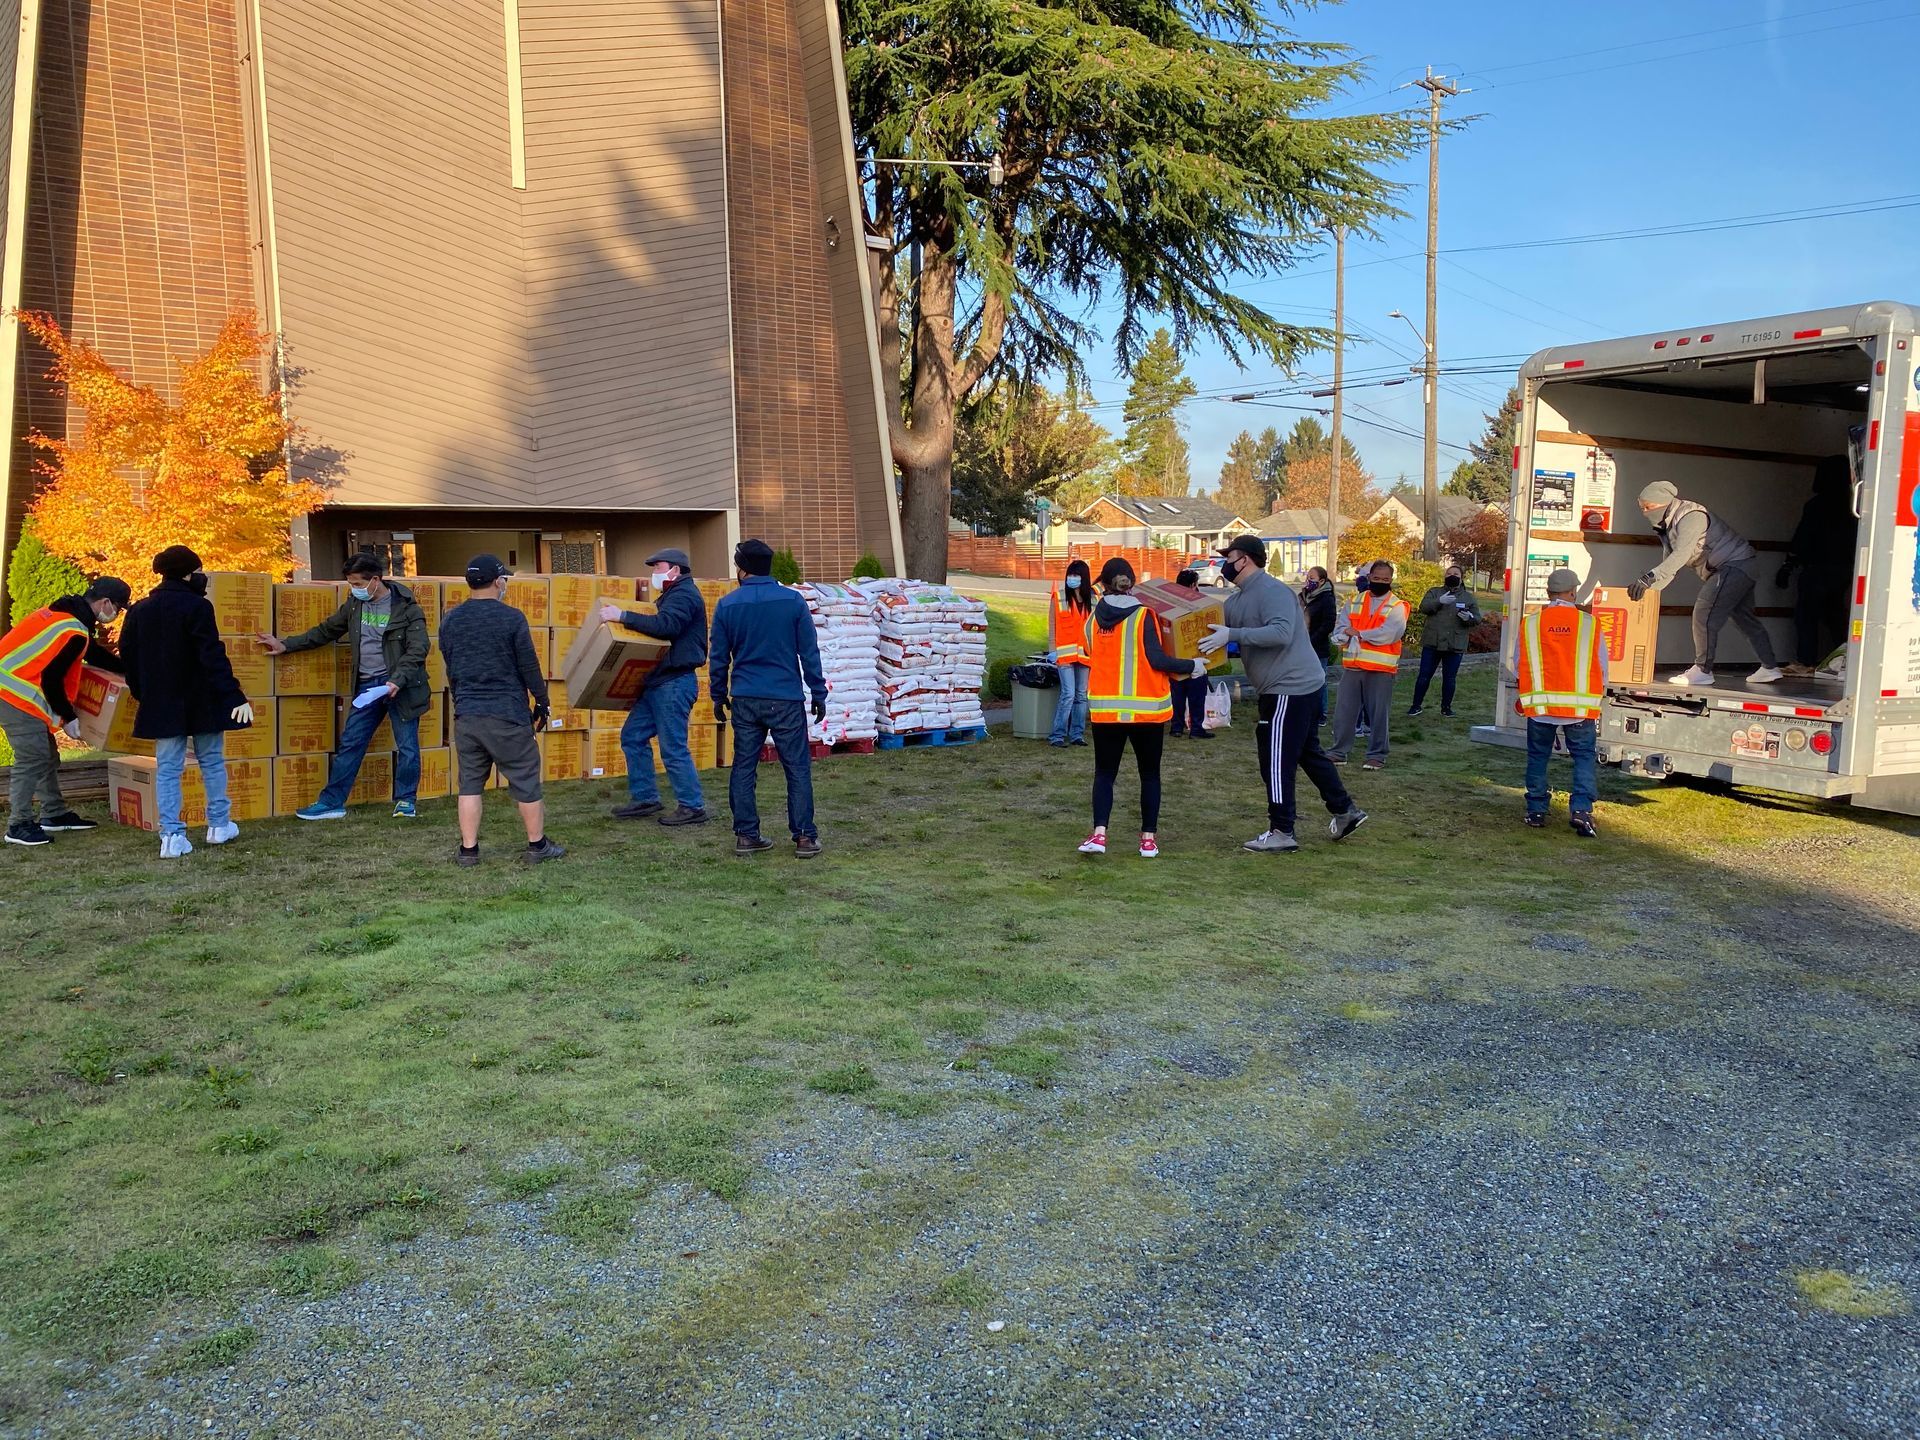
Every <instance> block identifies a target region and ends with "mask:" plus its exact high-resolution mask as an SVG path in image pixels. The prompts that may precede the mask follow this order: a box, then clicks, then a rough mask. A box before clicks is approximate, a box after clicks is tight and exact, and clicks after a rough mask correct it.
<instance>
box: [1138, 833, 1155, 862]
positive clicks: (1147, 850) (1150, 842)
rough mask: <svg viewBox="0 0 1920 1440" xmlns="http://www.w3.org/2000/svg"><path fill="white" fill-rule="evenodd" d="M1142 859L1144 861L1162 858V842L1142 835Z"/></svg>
mask: <svg viewBox="0 0 1920 1440" xmlns="http://www.w3.org/2000/svg"><path fill="white" fill-rule="evenodd" d="M1140 858H1141V859H1142V860H1158V859H1159V858H1160V842H1159V841H1158V840H1156V839H1154V838H1153V836H1151V835H1142V836H1141V837H1140Z"/></svg>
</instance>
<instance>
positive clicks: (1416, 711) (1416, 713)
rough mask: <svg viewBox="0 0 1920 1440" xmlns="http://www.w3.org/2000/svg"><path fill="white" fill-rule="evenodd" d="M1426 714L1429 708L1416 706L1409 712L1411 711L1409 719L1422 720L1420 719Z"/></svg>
mask: <svg viewBox="0 0 1920 1440" xmlns="http://www.w3.org/2000/svg"><path fill="white" fill-rule="evenodd" d="M1426 713H1427V707H1426V706H1424V705H1416V706H1414V707H1413V708H1412V709H1411V710H1409V711H1407V719H1409V720H1418V719H1419V718H1420V717H1421V716H1422V715H1424V714H1426Z"/></svg>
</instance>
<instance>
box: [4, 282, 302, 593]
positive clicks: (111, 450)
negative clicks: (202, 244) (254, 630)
mask: <svg viewBox="0 0 1920 1440" xmlns="http://www.w3.org/2000/svg"><path fill="white" fill-rule="evenodd" d="M20 323H21V325H23V326H24V327H25V328H26V330H27V332H28V333H29V334H31V335H32V336H33V337H34V338H35V339H36V340H38V341H39V342H40V343H41V344H42V345H44V346H46V347H47V349H48V350H50V351H51V352H52V353H53V357H54V359H53V365H52V367H51V368H50V369H49V370H48V372H47V376H48V378H49V379H50V380H52V381H53V383H54V385H55V387H56V388H58V389H59V390H60V391H61V392H62V393H63V394H65V395H66V396H67V398H68V399H69V400H70V401H71V402H72V403H73V404H74V405H75V406H76V407H77V408H78V409H79V411H80V414H81V423H80V426H79V432H78V438H77V440H59V439H54V438H53V437H51V436H47V435H42V434H40V433H38V432H35V433H33V434H31V435H29V436H28V437H27V438H28V440H29V441H30V443H31V444H32V445H33V446H34V447H35V448H36V449H38V450H39V451H40V452H41V453H42V456H43V458H42V459H40V460H39V461H38V462H37V464H36V466H35V469H36V470H38V472H39V473H40V475H41V476H42V477H44V480H45V484H44V486H43V487H42V489H41V490H40V493H39V494H38V495H37V496H36V497H35V499H34V502H33V505H32V508H31V510H30V512H29V513H30V514H31V515H32V517H33V522H34V527H35V530H36V532H37V533H38V535H39V537H40V542H41V544H43V545H44V546H45V547H46V548H47V550H48V552H49V553H51V554H53V555H57V556H60V557H62V558H64V559H67V560H71V561H72V562H74V563H75V564H76V565H79V566H81V567H82V568H83V569H85V570H87V571H88V572H89V573H91V574H108V575H118V576H121V577H122V578H123V579H125V580H126V581H127V582H128V583H129V584H130V585H132V586H133V587H134V590H135V592H136V593H139V592H140V591H142V590H144V589H145V588H147V587H148V586H150V585H151V584H153V583H155V582H154V580H153V576H152V566H153V557H154V556H155V555H157V554H158V553H159V552H160V551H162V550H164V549H165V548H166V547H167V546H169V545H189V546H191V547H193V549H194V550H195V551H197V552H198V553H199V555H200V557H201V559H202V560H203V561H204V562H205V563H206V567H207V569H209V570H250V571H256V572H260V573H264V574H268V575H271V576H273V577H274V578H275V579H276V580H284V579H286V578H287V576H288V575H289V574H290V573H291V572H292V569H293V548H292V542H291V535H290V527H291V526H292V524H293V522H294V521H295V520H297V519H298V518H300V517H301V516H303V515H309V514H311V513H312V512H313V511H315V510H317V509H319V508H320V505H321V503H322V501H323V500H324V499H325V498H326V492H325V491H324V490H323V489H322V488H321V487H320V486H319V485H316V484H314V483H312V482H311V481H305V480H295V479H292V478H291V477H289V475H288V473H287V465H286V455H287V445H288V442H289V440H290V439H291V438H292V435H293V433H294V432H293V427H292V426H291V425H290V423H289V422H288V420H287V418H286V416H285V415H284V413H283V411H282V408H281V401H280V395H279V394H278V392H277V391H269V390H265V389H263V388H262V387H261V384H260V380H259V374H260V357H261V355H262V353H263V352H264V350H265V348H266V343H267V337H266V336H265V335H263V334H261V332H260V330H259V327H258V326H257V325H256V324H255V321H254V317H253V315H252V313H251V312H249V311H245V310H238V311H235V312H234V313H233V314H232V315H231V316H230V317H228V319H227V322H226V324H225V325H223V326H222V327H221V329H220V334H219V336H218V338H217V339H215V340H214V342H213V345H212V346H211V347H210V348H209V349H208V350H207V351H206V353H204V354H202V355H199V356H196V357H195V358H193V359H191V360H184V361H180V362H179V366H180V383H179V386H178V391H179V398H178V399H177V400H168V399H167V398H166V397H165V396H164V395H162V394H161V393H160V392H159V391H158V390H156V389H154V388H153V387H152V386H150V385H140V384H136V383H135V382H134V381H132V380H130V379H128V378H127V377H126V376H125V375H122V374H121V373H120V372H119V371H117V370H116V369H114V367H113V366H112V365H111V364H109V363H108V362H107V360H106V359H105V357H103V356H102V355H101V354H100V352H99V351H97V350H95V349H94V348H93V346H91V345H89V344H88V343H87V342H86V341H85V340H81V339H77V338H75V337H73V336H70V335H68V334H67V333H66V332H65V331H63V330H62V329H61V328H60V326H59V324H58V323H57V322H56V321H55V320H54V319H53V318H52V317H51V316H49V315H45V314H38V313H31V312H25V311H23V312H22V313H21V315H20Z"/></svg>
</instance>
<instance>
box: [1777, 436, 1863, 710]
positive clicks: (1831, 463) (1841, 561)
mask: <svg viewBox="0 0 1920 1440" xmlns="http://www.w3.org/2000/svg"><path fill="white" fill-rule="evenodd" d="M1852 483H1853V471H1852V468H1851V467H1850V466H1849V465H1848V464H1847V457H1846V456H1844V455H1829V456H1828V457H1827V458H1826V459H1824V460H1822V461H1821V462H1820V463H1819V464H1818V465H1816V466H1815V467H1814V470H1813V494H1812V495H1811V496H1810V497H1809V498H1808V500H1807V503H1806V508H1804V509H1803V510H1801V512H1800V523H1799V524H1798V525H1797V526H1795V527H1794V531H1793V538H1792V539H1791V540H1789V541H1788V542H1787V558H1786V563H1784V564H1783V565H1781V567H1780V573H1779V574H1778V575H1776V576H1775V577H1774V579H1775V582H1776V583H1777V584H1778V585H1779V586H1780V588H1781V589H1783V590H1784V589H1786V587H1787V586H1788V585H1789V584H1791V583H1792V581H1793V572H1794V571H1795V570H1798V571H1799V572H1800V587H1799V589H1798V590H1796V591H1795V592H1794V597H1793V663H1792V664H1791V665H1788V666H1786V667H1785V669H1786V673H1787V674H1789V675H1792V676H1796V677H1798V678H1801V679H1805V678H1806V677H1808V676H1810V675H1812V674H1813V669H1814V666H1816V665H1818V664H1819V663H1820V660H1821V657H1823V656H1825V655H1827V654H1829V653H1831V652H1832V650H1833V647H1834V646H1835V645H1837V644H1839V643H1840V642H1841V641H1843V640H1845V639H1846V636H1847V612H1848V609H1849V608H1850V605H1851V599H1852V597H1851V595H1850V593H1849V592H1851V590H1852V589H1853V556H1854V546H1855V545H1856V544H1857V543H1858V539H1859V533H1858V532H1859V527H1860V522H1859V521H1858V520H1857V519H1855V518H1854V514H1853V494H1852Z"/></svg>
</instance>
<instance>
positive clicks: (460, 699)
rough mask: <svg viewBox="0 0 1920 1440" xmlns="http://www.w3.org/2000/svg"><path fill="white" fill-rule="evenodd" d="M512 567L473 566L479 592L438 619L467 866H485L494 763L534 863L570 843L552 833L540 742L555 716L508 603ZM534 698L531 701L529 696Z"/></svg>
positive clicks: (523, 627) (525, 856)
mask: <svg viewBox="0 0 1920 1440" xmlns="http://www.w3.org/2000/svg"><path fill="white" fill-rule="evenodd" d="M512 573H513V572H512V571H510V570H509V569H507V567H506V566H504V565H502V564H501V563H500V561H499V559H498V558H497V557H495V556H492V555H476V556H475V557H474V558H473V561H472V563H470V564H469V565H468V566H467V586H468V588H469V589H470V590H471V591H472V592H473V593H472V594H471V595H470V596H469V597H468V598H467V602H466V604H464V605H459V606H456V607H455V608H454V609H453V611H452V612H451V613H450V614H448V615H447V617H446V618H445V619H444V620H442V621H441V622H440V653H441V654H442V655H443V656H445V657H446V661H447V689H448V690H449V691H450V692H452V695H453V727H454V759H455V761H456V762H457V764H458V765H459V768H460V775H459V781H460V851H459V854H458V855H457V856H456V857H455V859H456V861H457V863H459V864H461V865H478V864H479V863H480V809H481V801H482V797H483V796H484V795H485V794H486V789H487V781H488V780H489V779H491V778H492V775H493V771H494V767H495V766H498V767H499V770H500V773H501V775H503V776H504V777H506V782H507V789H508V790H509V791H510V792H511V793H512V795H513V799H514V803H515V804H517V805H518V806H519V807H520V819H521V821H522V823H524V824H525V825H526V827H527V848H526V849H525V851H523V852H522V853H521V856H520V858H521V859H522V860H523V861H525V862H526V863H527V864H529V865H538V864H539V863H540V862H541V861H543V860H558V859H559V858H560V857H561V856H562V855H565V854H566V853H567V852H566V848H565V847H564V846H562V845H559V844H557V843H555V842H554V841H553V840H552V839H550V838H549V837H548V835H547V831H546V806H545V804H544V802H543V795H544V792H543V791H542V789H541V783H540V782H541V766H540V745H539V742H538V740H537V739H536V738H535V737H536V736H537V735H538V733H539V732H540V731H542V730H544V729H546V728H547V717H548V715H549V714H550V713H551V711H550V709H549V705H550V701H549V698H548V695H547V682H546V678H545V677H544V676H543V675H542V674H541V673H540V671H541V665H540V657H539V656H538V655H537V654H535V653H534V649H533V632H532V631H531V630H529V629H528V628H527V617H526V616H525V615H523V614H522V613H521V612H520V611H518V610H516V609H514V608H513V607H512V606H511V605H508V604H507V603H506V596H507V580H508V578H509V577H510V576H511V575H512ZM529 697H531V700H532V704H531V706H529V704H528V700H529Z"/></svg>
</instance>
